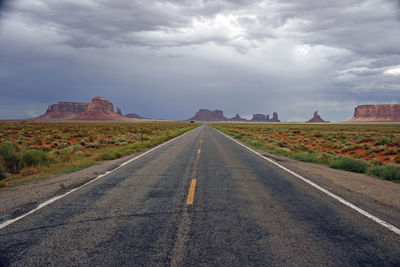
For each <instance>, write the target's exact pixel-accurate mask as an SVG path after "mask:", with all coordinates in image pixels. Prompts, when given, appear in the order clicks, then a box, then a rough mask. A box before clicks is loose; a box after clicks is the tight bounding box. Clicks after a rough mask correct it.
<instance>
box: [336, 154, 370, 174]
mask: <svg viewBox="0 0 400 267" xmlns="http://www.w3.org/2000/svg"><path fill="white" fill-rule="evenodd" d="M328 164H329V167H331V168H334V169H341V170H345V171H350V172H357V173H365V171H366V170H367V168H368V163H367V162H365V161H364V160H359V159H355V158H351V157H339V158H333V159H330V160H328Z"/></svg>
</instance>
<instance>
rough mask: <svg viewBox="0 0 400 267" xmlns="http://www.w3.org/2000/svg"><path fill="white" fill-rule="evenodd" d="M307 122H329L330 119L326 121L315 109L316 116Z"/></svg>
mask: <svg viewBox="0 0 400 267" xmlns="http://www.w3.org/2000/svg"><path fill="white" fill-rule="evenodd" d="M306 122H307V123H310V122H329V121H324V120H323V119H322V118H321V116H320V115H319V114H318V111H314V117H312V118H311V119H309V120H308V121H306Z"/></svg>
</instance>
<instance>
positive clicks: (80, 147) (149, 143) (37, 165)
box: [0, 122, 197, 187]
mask: <svg viewBox="0 0 400 267" xmlns="http://www.w3.org/2000/svg"><path fill="white" fill-rule="evenodd" d="M196 126H197V124H189V123H185V122H148V123H19V122H12V123H0V180H1V183H0V187H6V186H11V185H15V184H20V183H26V182H29V181H35V180H38V179H44V178H46V177H49V176H51V175H54V174H60V173H65V172H72V171H75V170H79V169H82V168H86V167H88V166H91V165H93V164H96V163H97V162H100V161H103V160H109V159H115V158H119V157H122V156H125V155H128V154H131V153H134V152H139V151H142V150H145V149H147V148H150V147H153V146H155V145H157V144H159V143H162V142H164V141H166V140H168V139H171V138H173V137H175V136H178V135H180V134H182V133H184V132H186V131H188V130H190V129H193V128H194V127H196Z"/></svg>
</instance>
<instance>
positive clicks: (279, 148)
mask: <svg viewBox="0 0 400 267" xmlns="http://www.w3.org/2000/svg"><path fill="white" fill-rule="evenodd" d="M212 126H213V127H215V128H217V129H218V130H220V131H222V132H224V133H226V134H229V135H231V136H234V137H235V138H236V139H241V142H243V143H245V144H248V145H250V146H252V147H254V148H257V149H260V150H264V151H266V152H268V153H271V154H275V155H280V156H288V157H290V158H293V159H296V160H299V161H304V162H313V163H319V164H325V165H328V166H330V167H331V168H336V169H342V170H346V171H352V172H357V173H366V174H369V175H372V176H375V177H379V178H382V179H386V180H390V181H398V175H399V174H398V173H399V168H400V166H397V165H396V164H400V147H399V146H400V134H397V133H398V130H399V128H398V125H390V124H382V125H376V124H374V125H362V124H345V125H343V124H326V125H311V124H284V123H280V124H270V123H265V124H262V123H213V124H212ZM260 133H264V134H263V135H262V137H260ZM237 136H242V138H237ZM366 142H368V143H366ZM371 143H372V144H371ZM360 149H362V150H364V151H360ZM344 153H345V154H344ZM364 159H365V160H364ZM387 161H389V163H387ZM396 179H397V180H396Z"/></svg>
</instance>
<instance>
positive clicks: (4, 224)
mask: <svg viewBox="0 0 400 267" xmlns="http://www.w3.org/2000/svg"><path fill="white" fill-rule="evenodd" d="M197 128H198V127H196V128H194V129H192V130H189V131H187V132H185V133H183V134H181V135H178V136H176V137H174V138H172V139H171V140H168V141H166V142H164V143H162V144H160V145H158V146H156V147H153V148H152V149H150V150H147V151H146V152H143V153H142V154H140V155H138V156H136V157H134V158H131V159H129V160H127V161H125V162H123V163H121V164H120V165H119V166H118V167H117V168H115V169H112V170H110V171H106V172H105V173H103V174H100V175H99V176H97V177H96V178H94V179H93V180H90V181H89V182H87V183H85V184H83V185H81V186H79V187H77V188H74V189H72V190H70V191H68V192H67V193H65V194H62V195H59V196H56V197H53V198H51V199H49V200H46V201H45V202H43V203H41V204H40V205H39V206H37V207H36V208H35V209H33V210H31V211H29V212H28V213H25V214H23V215H21V216H18V217H16V218H14V219H11V220H8V221H5V222H3V223H1V224H0V229H3V228H5V227H7V226H8V225H10V224H13V223H15V222H17V221H19V220H21V219H23V218H24V217H26V216H28V215H30V214H32V213H34V212H36V211H38V210H40V209H41V208H43V207H46V206H47V205H49V204H51V203H53V202H55V201H57V200H59V199H60V198H63V197H65V196H68V195H69V194H71V193H73V192H75V191H77V190H79V189H81V188H83V187H85V186H87V185H89V184H91V183H93V182H95V181H97V180H99V179H100V178H103V177H104V176H106V175H108V174H110V173H112V172H114V171H116V170H118V169H120V168H122V167H123V166H125V165H126V164H129V163H131V162H132V161H135V160H137V159H139V158H141V157H143V156H144V155H147V154H149V153H150V152H152V151H154V150H156V149H158V148H160V147H162V146H165V145H166V144H168V143H170V142H172V141H174V140H176V139H178V138H179V137H182V136H184V135H186V134H188V133H190V132H192V131H193V130H195V129H197Z"/></svg>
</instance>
